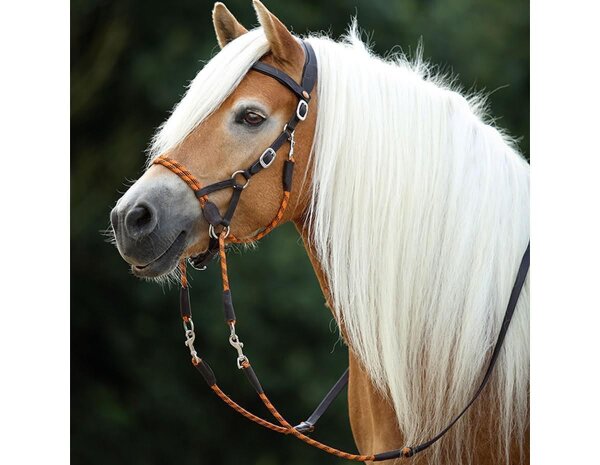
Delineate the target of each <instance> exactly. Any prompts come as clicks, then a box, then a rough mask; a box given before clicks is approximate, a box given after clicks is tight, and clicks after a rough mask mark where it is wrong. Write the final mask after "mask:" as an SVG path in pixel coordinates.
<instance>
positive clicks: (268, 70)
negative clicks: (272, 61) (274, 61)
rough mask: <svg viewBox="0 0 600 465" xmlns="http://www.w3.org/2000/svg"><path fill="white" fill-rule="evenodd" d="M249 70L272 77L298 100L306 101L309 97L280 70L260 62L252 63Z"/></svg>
mask: <svg viewBox="0 0 600 465" xmlns="http://www.w3.org/2000/svg"><path fill="white" fill-rule="evenodd" d="M250 69H253V70H254V71H258V72H259V73H262V74H266V75H267V76H269V77H272V78H273V79H275V80H277V81H279V82H280V83H281V84H283V85H284V86H286V87H287V88H288V89H290V90H291V91H292V92H293V93H294V94H296V96H297V97H298V98H300V99H303V100H306V101H308V99H309V98H310V97H307V96H306V95H308V92H307V91H306V90H305V89H303V88H302V86H300V85H298V83H296V81H294V80H293V79H292V78H291V77H290V76H288V75H287V74H286V73H284V72H283V71H281V70H280V69H277V68H275V67H273V66H271V65H268V64H266V63H263V62H262V61H257V62H256V63H254V64H253V65H252V67H251V68H250ZM305 92H306V95H304V94H305Z"/></svg>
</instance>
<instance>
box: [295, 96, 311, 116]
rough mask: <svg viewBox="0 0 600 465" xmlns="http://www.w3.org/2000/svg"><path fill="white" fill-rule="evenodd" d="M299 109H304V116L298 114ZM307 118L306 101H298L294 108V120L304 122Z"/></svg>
mask: <svg viewBox="0 0 600 465" xmlns="http://www.w3.org/2000/svg"><path fill="white" fill-rule="evenodd" d="M301 109H304V114H302V113H301V112H300V110H301ZM307 116H308V102H306V100H300V101H299V102H298V106H297V107H296V118H298V119H299V120H300V121H304V120H305V119H306V117H307Z"/></svg>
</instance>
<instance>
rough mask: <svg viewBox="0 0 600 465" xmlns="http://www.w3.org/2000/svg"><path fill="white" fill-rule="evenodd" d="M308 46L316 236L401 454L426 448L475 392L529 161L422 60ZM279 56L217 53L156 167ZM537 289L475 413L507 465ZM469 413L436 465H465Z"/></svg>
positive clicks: (517, 239) (260, 37)
mask: <svg viewBox="0 0 600 465" xmlns="http://www.w3.org/2000/svg"><path fill="white" fill-rule="evenodd" d="M308 41H309V42H310V43H311V44H312V45H313V47H314V49H315V52H316V54H317V59H318V67H319V77H318V109H317V112H318V118H317V129H316V135H315V140H314V147H313V153H312V156H313V169H314V173H313V186H312V189H313V193H312V201H311V207H310V215H309V221H310V227H311V233H312V241H313V243H314V247H315V250H316V251H317V253H318V255H319V258H320V261H321V264H322V266H323V269H324V272H325V274H326V276H327V279H328V283H329V286H330V289H331V292H332V298H333V304H334V312H335V314H336V317H337V320H338V322H340V323H341V324H342V325H343V328H344V330H345V334H346V336H347V340H348V343H349V345H350V347H351V350H353V351H354V352H355V353H356V354H357V355H358V357H359V359H360V360H361V361H362V363H363V365H364V366H365V368H366V369H367V371H368V373H369V374H370V376H371V377H372V379H373V380H374V383H375V384H376V386H377V387H378V388H379V389H380V390H381V392H382V393H384V395H386V396H387V397H388V398H389V399H390V401H391V402H392V404H393V406H394V408H395V411H396V413H397V419H398V425H399V426H398V427H399V429H400V431H402V433H403V435H404V436H405V439H406V442H405V443H404V444H398V447H401V446H403V445H413V444H417V443H419V442H421V441H423V440H426V439H429V438H430V437H431V436H432V435H433V434H435V433H437V432H439V430H440V429H441V428H443V427H444V426H446V424H447V423H448V421H449V420H450V419H452V418H453V417H454V416H455V415H456V414H457V413H458V412H459V411H460V410H461V409H462V408H463V407H464V406H465V404H466V403H467V401H468V400H469V398H470V396H471V395H472V394H473V391H474V389H475V388H476V387H477V385H478V383H479V382H480V378H481V376H482V372H483V370H484V369H485V363H486V361H487V358H488V357H489V352H490V350H491V348H492V346H493V344H494V342H495V339H496V337H497V334H498V331H499V326H500V322H501V320H502V317H503V314H504V311H505V308H506V305H507V302H508V298H509V294H510V291H511V288H512V285H513V281H514V278H515V274H516V271H517V268H518V265H519V261H520V259H521V255H522V253H523V252H524V250H525V247H526V244H527V240H528V237H529V169H528V165H527V163H526V162H525V161H524V160H523V159H522V158H521V157H520V156H519V154H518V153H517V151H516V150H515V149H514V147H513V146H512V145H511V143H510V142H509V141H508V140H507V139H506V138H504V137H503V136H502V134H500V133H499V131H498V130H497V129H495V128H494V127H492V126H491V125H489V124H486V123H485V122H484V121H482V119H481V117H480V116H478V115H477V113H478V110H477V108H476V107H475V105H474V104H473V103H470V102H469V101H467V100H466V99H465V98H464V97H462V96H461V95H460V94H459V93H458V92H455V91H453V90H451V89H450V88H448V87H447V86H444V85H443V83H442V82H441V80H437V79H434V78H425V77H424V74H425V72H426V67H425V66H423V65H422V64H420V63H416V64H411V63H410V62H409V61H408V60H406V59H405V58H403V57H396V58H394V59H393V60H388V61H385V60H382V59H379V58H377V57H375V56H373V55H372V54H371V53H370V52H369V50H368V48H367V47H366V46H365V45H364V44H363V43H362V42H361V40H360V38H359V37H358V34H357V33H356V29H355V27H353V28H352V29H351V31H350V33H349V35H348V37H347V38H346V40H345V41H342V42H334V41H332V40H330V39H328V38H326V37H310V38H309V39H308ZM268 48H269V46H268V43H267V40H266V38H265V36H264V33H263V32H262V29H255V30H253V31H250V32H249V33H248V34H245V35H243V36H241V37H240V38H238V39H236V40H234V41H233V42H231V43H230V44H229V45H227V46H226V47H225V48H224V49H223V50H222V51H221V52H220V53H219V54H218V55H216V56H215V57H214V58H213V59H212V60H211V61H210V62H209V63H208V64H207V65H206V66H205V67H204V68H203V69H202V71H201V72H200V73H199V74H198V75H197V77H196V78H195V79H194V81H193V82H192V83H191V85H190V87H189V89H188V91H187V93H186V95H185V97H184V98H183V100H182V101H181V102H180V103H179V104H178V105H177V107H176V108H175V110H174V112H173V114H172V115H171V117H170V118H169V119H168V120H167V121H166V123H165V124H164V125H163V126H162V127H161V128H160V130H159V131H158V133H157V134H156V136H155V138H154V141H153V144H152V147H151V156H156V155H158V154H160V153H162V152H164V151H166V150H168V149H169V148H171V147H174V146H175V145H177V144H178V143H179V142H181V141H182V140H183V139H184V138H185V137H186V136H187V135H188V134H189V133H190V132H191V131H192V129H194V128H195V127H196V126H197V125H198V124H199V123H200V122H201V121H202V120H203V119H205V118H206V117H207V116H208V115H210V113H212V112H213V111H214V110H215V109H216V108H218V106H219V105H220V104H221V103H222V102H223V101H224V100H225V98H227V96H228V95H230V93H231V92H232V91H233V90H234V89H235V87H236V86H237V85H238V84H239V82H240V81H241V79H242V78H243V77H244V75H245V74H246V72H247V71H248V69H249V68H250V66H251V64H252V63H253V62H254V61H256V60H257V59H258V58H260V57H261V56H262V55H263V54H265V53H266V52H267V51H268ZM528 289H529V285H528V282H527V283H526V285H525V287H524V289H523V292H522V294H521V298H520V300H519V304H518V306H517V309H516V312H515V315H514V318H513V321H512V323H511V327H510V329H509V331H508V334H507V337H506V340H505V343H504V347H503V349H502V354H501V356H500V358H499V360H498V363H497V365H496V369H495V374H494V376H493V382H492V384H493V385H492V386H489V387H488V388H487V389H486V394H484V396H482V399H480V400H479V401H478V402H477V403H476V406H478V407H483V408H485V407H489V405H490V402H491V401H492V400H493V399H495V402H496V403H497V404H498V405H500V406H501V407H499V408H498V409H497V410H493V411H492V412H488V413H489V415H490V418H489V421H490V422H491V423H494V425H495V427H497V431H498V436H499V441H500V443H499V444H498V445H499V448H498V452H499V456H501V457H505V458H506V460H508V454H507V453H506V452H507V450H508V447H509V443H510V439H511V436H512V437H516V438H519V439H521V438H522V437H523V434H524V430H525V428H526V427H527V405H528V400H527V399H528V383H529V312H528V304H529V290H528ZM490 396H491V397H490ZM492 397H493V399H492ZM466 418H467V417H465V419H463V420H461V421H459V422H458V423H457V424H456V425H455V426H454V428H453V429H452V430H451V432H450V433H449V434H448V435H447V437H445V438H444V439H443V440H442V447H437V446H434V447H433V448H432V452H431V453H430V463H437V461H438V459H439V458H440V455H439V454H450V457H452V463H457V464H458V463H462V462H463V461H465V457H466V461H467V462H468V461H469V460H470V459H469V457H470V455H469V454H470V452H471V451H472V450H473V447H474V446H473V443H472V439H473V438H472V436H470V435H469V434H467V433H468V431H467V430H466V429H465V424H466V423H467V420H466ZM486 419H487V417H486ZM480 420H481V418H480ZM365 452H380V451H365Z"/></svg>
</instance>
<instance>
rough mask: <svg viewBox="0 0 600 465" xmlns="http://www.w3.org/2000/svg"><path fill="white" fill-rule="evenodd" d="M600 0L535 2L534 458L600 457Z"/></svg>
mask: <svg viewBox="0 0 600 465" xmlns="http://www.w3.org/2000/svg"><path fill="white" fill-rule="evenodd" d="M598 5H599V4H598V2H589V1H588V2H583V1H572V2H564V1H548V0H543V1H542V0H534V1H533V2H532V22H531V31H532V41H531V44H532V45H531V57H532V59H531V71H532V83H531V122H532V124H531V159H532V188H533V190H532V193H533V196H532V207H533V208H532V211H533V215H532V231H533V232H532V246H531V253H532V270H531V271H532V276H531V283H532V287H531V289H532V312H533V314H532V349H531V355H532V359H531V374H532V381H531V405H532V416H531V420H532V423H531V441H532V456H531V457H532V460H531V463H533V464H543V465H548V464H554V463H556V464H559V463H560V464H564V463H573V464H576V463H577V464H584V463H594V462H595V461H597V460H598V453H597V446H598V426H597V423H598V414H599V402H598V398H599V395H600V377H599V376H598V371H599V370H598V365H599V363H598V352H599V351H598V343H599V341H600V332H599V327H598V322H599V318H598V315H599V312H600V303H599V298H598V290H599V289H600V273H599V272H598V264H599V262H600V247H599V244H600V220H599V217H600V205H599V203H600V163H599V161H598V160H599V156H600V144H599V142H598V135H599V134H600V118H599V117H598V110H599V108H600V92H599V89H600V87H599V84H600V80H599V79H600V78H599V76H600V74H599V73H598V56H599V55H600V54H599V52H598V49H599V48H600V39H599V33H598V30H599V29H598V16H599V8H598Z"/></svg>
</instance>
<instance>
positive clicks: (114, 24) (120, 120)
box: [71, 0, 529, 465]
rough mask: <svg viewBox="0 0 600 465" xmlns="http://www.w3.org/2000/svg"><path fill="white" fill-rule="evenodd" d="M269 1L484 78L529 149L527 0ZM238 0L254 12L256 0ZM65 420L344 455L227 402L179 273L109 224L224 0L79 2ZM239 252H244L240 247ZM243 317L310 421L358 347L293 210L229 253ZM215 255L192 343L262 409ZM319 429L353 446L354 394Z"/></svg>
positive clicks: (291, 459) (181, 457) (84, 454)
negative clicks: (234, 336)
mask: <svg viewBox="0 0 600 465" xmlns="http://www.w3.org/2000/svg"><path fill="white" fill-rule="evenodd" d="M265 4H266V6H267V7H268V8H270V9H271V11H272V12H273V13H275V14H276V15H278V16H279V18H280V19H282V20H283V22H284V23H286V24H287V25H288V26H290V27H291V28H292V30H293V31H295V32H296V33H300V34H302V33H305V32H307V31H323V30H324V31H329V32H330V33H331V34H332V35H333V36H334V37H339V36H340V35H341V34H342V33H343V32H344V31H345V29H346V27H347V25H348V23H349V21H350V18H351V16H352V15H354V14H358V21H359V25H360V26H361V28H363V29H364V30H365V31H366V32H367V33H368V34H369V35H370V37H371V39H372V41H373V43H374V49H375V50H376V51H377V52H378V53H380V54H384V53H386V51H389V50H390V49H392V48H394V47H395V46H398V45H399V46H401V48H402V49H403V50H404V51H406V52H409V53H410V52H411V51H414V50H415V49H416V47H417V44H418V42H419V40H420V39H421V38H422V41H423V45H424V56H425V58H426V59H429V60H431V61H432V62H433V63H435V64H437V65H439V69H441V70H442V71H445V72H452V73H455V74H458V76H459V77H458V81H459V82H460V83H461V84H462V86H463V87H464V88H465V89H467V90H486V91H488V92H492V91H495V92H493V93H492V95H491V97H490V107H491V112H492V115H493V116H494V117H496V121H497V123H498V125H500V126H501V127H504V128H505V129H507V130H508V131H509V133H510V134H512V135H513V136H515V137H517V138H519V141H520V142H519V144H520V147H521V149H522V151H523V152H524V153H525V155H526V156H527V155H528V153H529V142H528V134H529V106H528V104H529V61H528V60H529V4H528V3H527V2H524V1H518V0H480V1H477V0H419V1H416V0H407V1H384V0H368V1H357V0H327V1H320V2H319V1H313V0H310V1H309V0H293V1H292V0H288V1H285V2H275V1H268V0H267V1H266V2H265ZM227 6H228V7H229V9H230V10H231V11H232V12H233V13H234V14H235V15H236V16H237V18H238V19H239V20H240V22H242V24H244V25H245V26H246V27H252V26H255V25H257V20H256V18H255V16H254V11H253V9H252V5H251V2H250V0H235V1H228V2H227ZM71 8H72V10H71V124H72V130H71V148H72V162H71V163H72V165H71V169H72V171H71V175H72V177H71V193H72V197H71V207H72V216H71V273H72V282H71V289H72V291H71V299H72V313H71V315H72V317H71V334H72V338H71V341H72V356H71V380H72V386H71V425H72V438H71V439H72V442H71V444H72V446H71V448H72V461H73V463H75V464H87V465H94V464H108V463H111V464H169V463H177V464H179V465H186V464H205V463H217V464H240V463H243V464H246V463H248V464H256V465H272V464H284V463H285V464H306V463H313V464H318V463H328V464H332V463H340V464H341V463H343V461H340V460H338V459H335V458H332V457H329V456H327V455H325V454H324V453H322V452H319V451H316V450H314V449H311V448H310V447H307V446H305V445H303V444H301V443H299V442H297V441H294V440H292V439H291V438H286V437H281V436H278V435H276V434H275V433H272V432H270V431H267V430H264V429H262V428H259V427H257V426H255V425H253V424H251V423H250V422H248V421H247V420H246V419H244V418H241V417H239V416H238V415H237V414H236V413H234V412H233V411H231V410H230V409H228V408H227V407H226V406H224V405H223V404H222V403H221V401H219V400H218V399H217V398H216V397H215V396H214V395H213V394H212V393H211V392H210V390H209V389H208V388H207V386H206V384H205V383H204V381H203V379H202V378H201V377H200V376H199V375H198V374H197V373H196V371H195V370H194V369H193V368H192V367H191V365H190V363H189V354H186V348H185V347H184V345H183V333H182V328H181V323H180V319H179V316H178V297H177V289H176V288H173V287H171V288H169V287H168V286H165V287H160V286H158V285H156V284H152V283H148V282H143V281H140V280H137V279H135V278H134V277H133V276H132V275H131V274H130V272H129V270H128V267H127V265H126V264H125V262H123V260H122V259H121V258H120V257H119V254H118V252H117V251H116V249H115V248H114V247H113V246H112V245H111V244H109V243H108V242H107V241H106V239H105V237H104V236H103V235H102V231H103V230H105V229H106V228H107V227H108V226H109V221H108V215H109V212H110V209H111V207H112V206H113V205H114V203H115V201H116V200H117V198H118V197H119V196H120V194H121V193H122V192H124V191H125V190H126V188H127V186H128V185H129V184H130V183H131V182H132V180H135V179H136V178H137V177H139V176H140V175H141V173H142V166H143V163H144V159H145V158H144V157H145V155H144V150H145V148H146V147H147V144H148V141H149V139H150V137H151V135H152V133H153V131H154V129H155V128H156V127H157V126H158V125H159V124H160V123H161V122H162V121H163V120H164V119H165V118H166V117H167V115H168V112H169V110H170V109H171V108H172V107H173V105H174V104H175V103H176V102H177V101H178V100H179V99H180V97H181V96H182V94H183V92H184V85H185V84H186V83H188V82H189V81H190V80H191V79H192V78H193V77H194V76H195V74H196V73H197V71H198V70H199V69H200V68H201V66H202V63H203V62H205V61H206V60H208V59H210V57H211V56H213V55H214V54H216V53H217V52H218V46H217V43H216V40H215V37H214V33H213V28H212V23H211V9H212V2H208V1H201V0H185V1H183V0H182V1H174V2H166V1H156V0H145V1H141V0H119V1H107V0H105V1H102V0H73V1H72V2H71ZM242 255H243V256H242ZM230 269H231V274H230V279H231V282H232V285H233V287H234V289H235V295H236V296H238V297H237V300H236V303H237V305H236V310H237V313H238V318H239V320H240V325H241V326H240V327H239V333H240V334H241V337H242V340H243V341H244V342H245V343H246V348H247V352H248V354H249V355H250V356H251V358H252V361H253V365H254V366H255V368H256V370H257V371H258V373H259V374H260V376H261V378H262V380H263V382H264V384H265V385H266V387H267V388H268V390H269V392H270V394H271V396H272V398H273V400H274V401H275V402H276V403H277V404H279V405H281V408H282V409H283V411H284V413H285V414H286V415H287V416H288V417H289V418H290V419H292V420H301V419H304V417H305V415H307V414H308V413H310V411H312V409H313V408H314V406H315V405H316V403H317V402H318V401H319V400H320V398H321V396H322V395H323V394H324V392H325V391H326V390H327V389H328V388H329V386H330V385H331V383H333V382H334V381H335V379H336V378H337V376H338V375H339V374H340V373H341V372H342V371H343V369H344V368H345V366H346V362H347V351H346V348H345V347H343V346H342V345H341V344H340V343H339V342H338V336H337V332H336V330H335V325H334V324H333V323H332V318H331V316H330V314H329V312H328V310H327V309H326V308H325V307H324V306H323V297H322V296H321V292H320V290H319V287H318V284H317V281H316V279H315V277H314V275H313V272H312V269H311V267H310V264H309V261H308V259H307V257H306V254H305V252H304V250H303V248H302V245H301V243H300V241H299V239H298V236H297V234H296V232H295V230H294V229H293V227H291V226H290V225H286V226H284V227H282V228H280V229H278V230H276V231H275V232H274V233H272V234H271V235H270V236H269V237H267V238H265V239H264V240H263V241H262V242H261V245H260V247H259V248H257V249H256V250H251V251H245V252H243V254H242V253H235V254H232V255H231V258H230ZM217 273H218V270H217V267H215V266H213V267H212V269H209V270H208V271H205V272H203V273H198V272H196V273H194V274H193V276H192V278H191V279H192V300H193V302H194V304H195V305H194V311H195V313H194V315H195V321H196V325H197V328H198V337H199V342H198V345H197V347H198V349H199V350H200V351H201V353H202V354H204V356H205V357H206V358H207V359H208V360H210V361H211V364H212V366H213V368H214V370H215V372H216V373H217V376H218V378H219V381H220V384H221V385H222V387H223V388H224V390H225V391H226V392H228V393H230V394H232V395H233V396H234V398H236V399H239V400H240V402H241V403H242V404H243V405H245V406H247V407H249V408H251V409H254V410H255V411H257V412H263V409H262V408H261V406H260V405H259V404H258V402H257V401H256V398H255V397H256V396H255V394H254V391H253V390H252V389H251V388H250V387H249V385H248V384H247V382H246V381H245V379H243V375H241V374H240V373H239V372H238V370H237V369H236V368H235V366H234V363H235V361H234V353H233V351H232V348H231V347H230V346H229V345H228V343H227V339H226V337H227V334H226V328H225V327H224V325H223V322H222V313H221V306H220V292H219V279H218V276H217ZM316 437H318V438H321V439H323V440H325V441H326V442H327V441H328V442H331V443H332V444H334V445H339V446H340V447H342V448H349V449H353V448H354V445H353V442H352V435H351V432H350V427H349V424H348V419H347V412H346V403H345V396H341V397H340V398H339V399H338V400H337V401H336V403H335V404H334V407H333V409H332V410H331V411H330V412H329V413H328V414H327V416H326V417H325V418H324V419H323V420H322V424H321V425H320V427H319V428H318V432H317V434H316Z"/></svg>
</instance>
